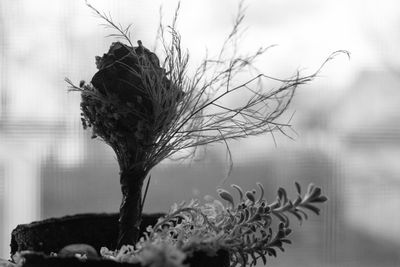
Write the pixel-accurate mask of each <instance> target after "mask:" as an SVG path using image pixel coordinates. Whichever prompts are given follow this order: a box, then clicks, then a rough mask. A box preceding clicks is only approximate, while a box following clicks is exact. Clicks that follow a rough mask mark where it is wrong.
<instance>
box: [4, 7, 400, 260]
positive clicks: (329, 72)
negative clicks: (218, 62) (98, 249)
mask: <svg viewBox="0 0 400 267" xmlns="http://www.w3.org/2000/svg"><path fill="white" fill-rule="evenodd" d="M90 2H91V4H93V5H94V6H96V7H97V8H98V9H99V10H101V11H105V12H110V14H111V15H112V16H113V18H114V20H115V21H117V22H120V23H121V24H124V25H127V24H128V23H133V28H132V34H133V40H134V41H136V40H138V39H141V40H142V41H143V43H144V45H145V46H147V47H149V48H153V47H154V44H155V36H156V32H157V27H158V23H159V19H160V16H159V10H160V6H162V10H163V11H162V13H163V17H164V22H165V24H168V22H170V19H171V16H172V14H173V12H174V10H175V7H176V5H177V2H176V1H159V0H158V1H145V0H135V1H128V0H123V1H122V0H119V1H98V0H92V1H90ZM245 5H246V6H247V10H246V18H245V21H244V24H243V26H244V28H247V30H246V33H245V34H244V35H243V36H242V39H241V44H240V46H239V48H240V50H241V51H243V52H251V51H254V50H255V49H256V48H258V47H259V46H262V45H264V46H268V45H272V44H277V46H276V47H274V48H273V49H271V50H269V51H268V52H267V53H266V55H265V56H264V57H263V58H262V60H260V61H258V67H259V68H260V70H262V71H263V72H264V73H266V74H268V75H271V76H274V77H279V78H285V77H289V76H291V75H293V74H295V73H296V71H297V70H301V71H302V73H303V74H311V73H312V72H313V71H315V70H316V69H317V68H318V67H319V66H320V64H321V63H322V62H323V61H324V60H325V59H326V58H327V57H328V56H329V55H330V53H331V52H333V51H336V50H339V49H345V50H348V51H350V52H351V60H348V59H347V57H346V56H340V57H337V58H336V59H335V60H333V61H331V62H330V63H329V64H328V65H326V66H325V67H324V69H323V70H322V72H321V73H320V75H319V76H318V78H317V79H316V80H315V81H314V82H312V83H310V84H308V85H305V86H302V87H301V88H299V90H298V91H297V95H296V96H295V99H294V101H293V103H292V106H291V107H290V110H289V112H288V114H292V113H293V112H295V115H294V118H293V120H292V124H293V127H294V129H295V130H296V133H297V134H296V133H294V132H291V136H292V137H294V140H291V139H289V138H287V137H285V136H280V135H278V134H277V135H275V139H276V144H277V145H275V143H274V139H273V137H272V136H271V135H265V136H259V137H252V138H248V139H246V140H241V141H237V142H231V143H230V145H231V150H232V156H233V162H234V166H233V171H232V173H231V175H230V176H229V177H228V178H227V179H224V178H225V176H226V173H227V169H228V167H229V165H228V162H227V160H226V150H225V147H224V146H223V145H214V146H209V147H207V148H206V149H203V150H202V151H201V152H202V153H200V155H199V157H198V158H196V159H195V160H193V161H191V162H174V161H164V162H163V163H161V164H160V165H159V166H157V167H156V168H155V169H154V170H153V171H152V173H151V174H152V180H151V187H150V191H149V194H148V197H147V202H146V204H145V211H146V212H158V211H167V210H168V209H169V207H170V205H172V204H173V203H174V202H180V201H182V200H190V199H191V198H194V197H196V198H202V196H204V195H207V194H211V195H215V189H216V187H218V186H221V185H222V186H225V187H228V186H229V185H230V184H232V183H236V184H238V185H240V186H242V187H243V188H246V189H252V188H253V187H254V186H255V183H256V182H257V181H259V182H262V183H263V184H264V185H265V187H266V188H267V192H268V194H269V199H270V200H273V199H274V198H275V192H276V190H277V188H278V187H279V186H283V187H285V188H287V189H288V191H289V192H290V193H291V194H292V195H293V196H294V190H293V183H294V181H298V182H300V184H302V185H303V186H306V185H307V184H308V183H310V182H313V183H315V184H316V185H319V186H322V187H323V191H324V192H325V194H326V195H327V196H328V197H329V202H328V203H327V204H326V205H324V207H323V209H322V213H321V216H319V217H317V216H311V217H310V218H309V221H307V222H306V223H304V224H303V225H302V226H299V225H298V224H297V223H293V227H294V233H293V234H292V239H293V241H294V242H293V245H288V246H286V248H287V250H286V252H285V253H279V254H278V258H276V259H270V262H269V266H296V267H300V266H308V267H312V266H332V267H333V266H364V267H365V266H400V253H399V251H400V215H399V213H398V211H399V210H400V164H399V162H398V160H399V158H400V123H399V121H400V90H399V89H400V88H399V86H400V53H399V52H398V47H399V44H400V32H399V27H400V3H399V2H398V1H397V0H385V1H376V0H334V1H333V0H329V1H318V0H302V1H298V0H267V1H265V0H248V1H246V2H245ZM237 6H238V2H237V1H232V0H223V1H221V0H220V1H212V0H203V1H195V0H187V1H182V3H181V10H180V16H179V21H178V28H179V30H180V32H181V34H182V38H183V46H184V47H187V48H188V50H189V51H190V54H191V60H192V61H191V62H192V63H193V64H196V62H198V61H199V60H201V58H203V57H204V55H205V52H206V49H208V53H209V55H213V54H216V53H217V52H218V49H219V47H220V45H221V44H222V43H223V41H224V39H225V37H226V36H227V35H228V34H229V31H230V29H231V26H232V23H233V19H234V17H235V14H236V11H237ZM101 23H102V21H100V20H99V19H98V18H96V17H95V16H94V15H93V13H92V12H91V10H89V8H87V7H86V6H85V2H84V1H67V0H58V1H52V0H48V1H44V0H38V1H29V0H12V1H11V0H6V1H1V2H0V218H1V219H0V241H1V242H0V258H8V257H9V242H10V233H11V231H12V229H13V228H15V227H16V226H17V225H18V224H22V223H29V222H31V221H35V220H40V219H45V218H49V217H55V216H62V215H67V214H76V213H83V212H117V211H118V208H119V204H120V188H119V177H118V171H119V170H118V166H117V162H116V160H115V156H114V155H113V153H112V151H111V149H110V148H109V147H107V146H106V145H105V144H103V143H101V142H100V141H98V140H92V139H90V136H91V135H90V132H89V131H83V130H82V127H81V124H80V109H79V102H80V96H79V94H77V93H67V85H66V83H65V82H64V78H65V77H69V78H70V79H71V80H72V81H74V82H76V83H79V81H80V80H81V79H83V80H86V81H90V79H91V77H92V76H93V74H94V73H95V72H96V66H95V60H94V57H95V56H96V55H102V54H103V53H104V52H106V51H107V50H108V47H109V45H110V43H111V42H113V41H115V40H113V39H112V38H105V36H106V35H108V34H110V33H112V32H110V31H109V30H106V29H104V28H103V27H102V26H100V25H99V24H101Z"/></svg>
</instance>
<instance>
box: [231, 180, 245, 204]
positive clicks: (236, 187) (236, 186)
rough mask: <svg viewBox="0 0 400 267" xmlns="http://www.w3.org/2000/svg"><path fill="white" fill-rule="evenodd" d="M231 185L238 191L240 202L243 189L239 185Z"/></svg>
mask: <svg viewBox="0 0 400 267" xmlns="http://www.w3.org/2000/svg"><path fill="white" fill-rule="evenodd" d="M231 187H233V188H235V189H236V190H237V191H238V192H239V197H240V202H242V201H243V195H244V194H243V189H242V188H241V187H240V186H238V185H235V184H232V185H231Z"/></svg>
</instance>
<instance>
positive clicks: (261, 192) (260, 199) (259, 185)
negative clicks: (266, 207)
mask: <svg viewBox="0 0 400 267" xmlns="http://www.w3.org/2000/svg"><path fill="white" fill-rule="evenodd" d="M257 186H258V187H259V188H260V197H259V198H258V201H257V202H258V203H260V202H262V201H263V198H264V187H263V185H262V184H261V183H257Z"/></svg>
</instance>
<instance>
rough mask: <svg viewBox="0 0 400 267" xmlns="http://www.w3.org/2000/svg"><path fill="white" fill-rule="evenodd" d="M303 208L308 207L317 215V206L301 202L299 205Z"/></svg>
mask: <svg viewBox="0 0 400 267" xmlns="http://www.w3.org/2000/svg"><path fill="white" fill-rule="evenodd" d="M301 206H302V207H303V208H306V209H308V210H311V211H312V212H314V213H315V214H317V215H319V208H317V207H315V206H313V205H310V204H307V203H306V204H302V205H301Z"/></svg>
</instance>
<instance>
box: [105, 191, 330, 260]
mask: <svg viewBox="0 0 400 267" xmlns="http://www.w3.org/2000/svg"><path fill="white" fill-rule="evenodd" d="M257 185H258V187H259V189H260V192H259V196H257V195H256V190H252V191H247V192H244V191H243V190H242V188H240V187H239V186H237V185H232V187H233V188H234V189H236V190H237V191H238V193H239V201H238V202H235V201H234V197H233V196H232V194H231V193H229V192H228V191H226V190H223V189H219V190H218V194H219V196H220V197H221V198H222V199H223V200H225V201H226V202H227V204H223V203H222V202H221V201H219V200H216V199H212V198H210V197H208V198H207V202H206V203H205V204H203V205H201V204H200V201H198V200H192V201H191V202H190V203H188V204H185V203H181V204H179V205H177V204H175V205H174V206H173V207H172V208H171V211H170V212H169V214H167V215H166V216H165V217H164V218H161V219H159V221H158V223H157V224H156V225H155V226H154V227H151V226H150V227H148V232H147V233H146V234H145V237H144V238H141V240H140V241H139V242H138V243H137V244H136V248H133V247H124V248H123V249H122V250H119V251H115V252H114V251H109V250H108V249H106V248H103V249H102V255H103V256H105V257H108V258H111V259H114V260H117V261H120V262H141V263H142V264H145V263H147V264H148V262H144V260H143V258H144V257H143V255H149V254H150V255H151V257H145V258H146V259H147V258H150V259H152V261H154V262H157V261H158V258H160V250H161V251H164V253H165V254H168V253H167V251H174V253H171V255H175V256H171V255H170V256H168V257H169V258H171V259H179V261H176V262H175V265H171V266H184V265H183V263H184V260H185V257H184V256H182V255H191V254H193V253H194V252H196V251H198V250H201V251H203V252H206V253H208V254H209V255H216V253H217V252H218V251H219V250H224V251H227V252H229V255H230V261H231V266H237V265H240V266H254V265H256V264H257V261H258V260H259V259H261V260H262V262H263V263H264V265H265V264H266V262H267V256H274V257H276V256H277V252H276V251H277V249H279V250H281V251H284V248H283V244H284V243H288V244H290V243H291V241H290V240H289V239H288V236H289V234H290V233H291V232H292V230H291V229H290V226H289V222H290V219H289V217H288V215H290V214H291V215H294V217H295V218H297V219H298V220H299V221H300V222H301V221H303V220H304V219H307V218H308V215H307V211H312V212H314V213H316V214H317V215H318V214H319V208H318V207H317V206H316V204H319V203H322V202H325V201H326V200H327V198H326V197H325V196H324V195H322V193H321V189H320V188H319V187H316V186H314V185H313V184H310V185H309V186H308V189H307V192H306V193H305V195H304V196H302V193H301V188H300V185H299V184H298V183H296V189H297V193H298V196H297V198H296V199H295V200H294V201H291V200H289V199H288V197H287V194H286V191H285V189H283V188H279V190H278V196H277V198H276V200H275V201H274V202H272V203H270V204H268V202H267V201H266V200H265V199H264V188H263V186H262V185H261V184H259V183H258V184H257ZM274 223H275V227H274ZM276 228H277V229H276ZM162 255H164V254H162ZM176 255H180V257H176ZM163 257H164V256H163ZM168 257H166V258H168ZM164 258H165V257H164ZM146 266H147V265H146ZM150 266H152V265H150Z"/></svg>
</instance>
